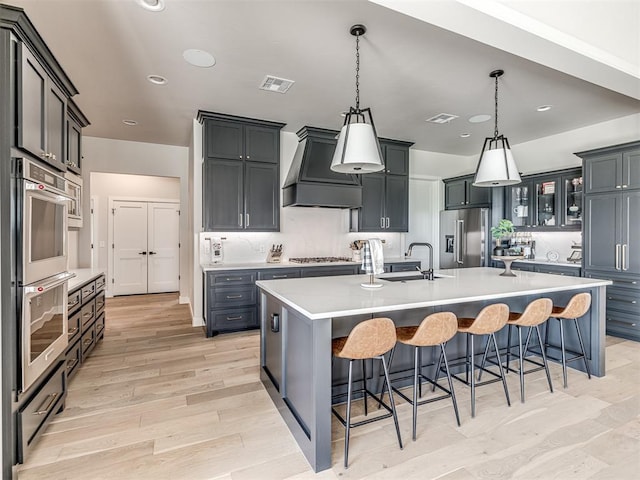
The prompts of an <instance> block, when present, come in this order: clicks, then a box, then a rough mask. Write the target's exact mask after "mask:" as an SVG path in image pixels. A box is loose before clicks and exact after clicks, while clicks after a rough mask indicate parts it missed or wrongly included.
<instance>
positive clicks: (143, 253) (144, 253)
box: [138, 252, 147, 255]
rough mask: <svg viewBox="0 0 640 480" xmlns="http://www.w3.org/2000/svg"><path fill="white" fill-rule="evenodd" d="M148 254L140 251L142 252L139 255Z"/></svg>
mask: <svg viewBox="0 0 640 480" xmlns="http://www.w3.org/2000/svg"><path fill="white" fill-rule="evenodd" d="M146 254H147V252H140V253H138V255H146Z"/></svg>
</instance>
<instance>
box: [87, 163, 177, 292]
mask: <svg viewBox="0 0 640 480" xmlns="http://www.w3.org/2000/svg"><path fill="white" fill-rule="evenodd" d="M89 184H90V185H91V196H92V197H96V198H97V200H98V202H97V204H98V207H97V208H95V209H94V212H93V214H94V215H95V216H96V220H97V222H96V225H97V227H98V228H97V232H94V242H95V243H94V248H96V249H97V252H98V253H97V259H98V264H97V265H96V267H97V268H99V269H101V270H104V271H105V272H107V279H109V278H110V273H111V272H110V265H109V263H108V256H109V246H110V244H111V241H110V240H109V238H108V233H109V229H108V225H109V200H110V199H112V198H114V199H120V200H133V199H136V200H138V199H139V200H147V201H156V200H170V201H174V202H180V179H179V178H175V177H150V176H147V175H126V174H121V173H99V172H92V173H91V174H90V182H89ZM108 281H109V282H110V280H108ZM110 285H111V284H110V283H108V285H107V290H109V288H108V287H109V286H110Z"/></svg>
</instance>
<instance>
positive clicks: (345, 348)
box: [331, 318, 402, 468]
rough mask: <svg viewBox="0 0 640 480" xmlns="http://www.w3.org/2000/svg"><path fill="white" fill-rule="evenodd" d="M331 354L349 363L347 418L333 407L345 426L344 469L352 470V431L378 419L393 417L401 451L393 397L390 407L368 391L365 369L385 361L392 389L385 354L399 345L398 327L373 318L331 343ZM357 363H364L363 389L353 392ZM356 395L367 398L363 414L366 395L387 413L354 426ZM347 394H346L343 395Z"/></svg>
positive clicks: (400, 439) (387, 380)
mask: <svg viewBox="0 0 640 480" xmlns="http://www.w3.org/2000/svg"><path fill="white" fill-rule="evenodd" d="M331 343H332V345H331V347H332V351H333V355H334V357H336V358H344V359H347V360H349V385H348V389H347V414H346V417H347V418H346V419H344V418H342V416H341V415H340V414H339V413H338V411H337V410H336V409H335V408H333V407H332V408H331V410H332V411H333V414H334V415H335V416H336V417H338V420H340V422H341V423H342V425H343V426H344V427H345V430H346V431H345V437H344V468H348V467H349V433H350V430H351V428H354V427H358V426H360V425H365V424H368V423H371V422H375V421H377V420H382V419H385V418H389V417H391V416H393V421H394V423H395V426H396V434H397V435H398V444H399V445H400V449H402V438H401V437H400V426H399V424H398V415H397V414H396V405H395V402H394V401H393V395H389V403H390V405H387V404H386V403H384V402H383V401H382V400H381V399H378V398H377V397H376V395H375V394H373V393H372V392H371V391H370V390H368V389H367V377H366V371H365V369H364V360H365V359H370V358H371V359H377V360H381V361H382V368H383V370H384V379H385V383H386V385H387V388H389V389H391V384H390V383H389V369H388V368H387V362H386V360H385V358H384V354H385V353H387V352H388V351H389V350H391V349H392V348H393V347H394V345H395V344H396V327H395V325H394V323H393V321H392V320H391V319H390V318H372V319H370V320H365V321H363V322H361V323H359V324H357V325H356V326H355V327H353V329H352V330H351V332H350V333H349V336H348V337H339V338H334V339H333V340H332V342H331ZM355 360H362V361H363V363H362V365H363V369H362V370H363V372H362V373H363V378H362V382H363V388H362V389H359V390H356V391H355V392H354V391H353V362H354V361H355ZM353 393H362V394H363V398H364V414H365V416H366V415H367V395H371V397H372V398H373V399H374V400H375V401H376V402H378V405H380V406H382V407H384V408H385V409H386V410H387V412H388V413H386V414H384V415H379V416H376V417H375V418H368V419H366V420H362V421H360V422H355V423H351V400H352V398H353ZM343 395H344V394H343Z"/></svg>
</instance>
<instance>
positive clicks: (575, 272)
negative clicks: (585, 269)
mask: <svg viewBox="0 0 640 480" xmlns="http://www.w3.org/2000/svg"><path fill="white" fill-rule="evenodd" d="M533 271H534V272H540V273H549V274H551V275H563V276H567V277H580V276H581V275H580V273H581V269H580V268H579V267H567V266H564V265H553V264H547V265H541V264H534V266H533Z"/></svg>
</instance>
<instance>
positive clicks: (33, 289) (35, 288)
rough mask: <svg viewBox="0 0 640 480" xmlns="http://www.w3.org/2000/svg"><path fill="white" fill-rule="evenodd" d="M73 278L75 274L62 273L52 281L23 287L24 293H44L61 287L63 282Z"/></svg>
mask: <svg viewBox="0 0 640 480" xmlns="http://www.w3.org/2000/svg"><path fill="white" fill-rule="evenodd" d="M75 276H76V274H75V273H71V272H64V273H61V274H59V275H56V276H55V278H53V279H52V280H49V281H46V282H42V283H38V284H31V285H28V286H26V287H24V293H42V292H46V291H47V290H51V289H52V288H56V287H57V286H59V285H62V284H63V283H64V282H66V281H67V280H69V279H71V278H73V277H75Z"/></svg>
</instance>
